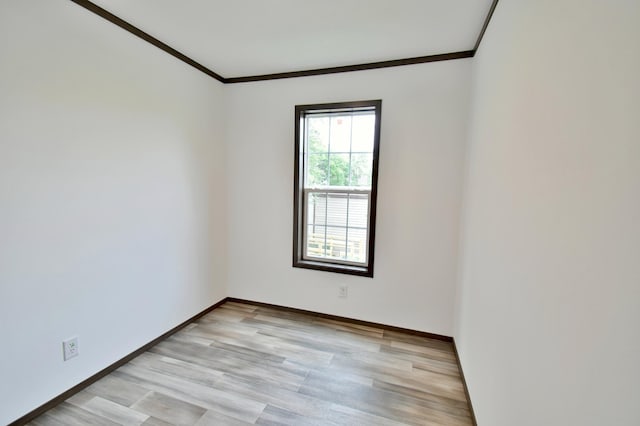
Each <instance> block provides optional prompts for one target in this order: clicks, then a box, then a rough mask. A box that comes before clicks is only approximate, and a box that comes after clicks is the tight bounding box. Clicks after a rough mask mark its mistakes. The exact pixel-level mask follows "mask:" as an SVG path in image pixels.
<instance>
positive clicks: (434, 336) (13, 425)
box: [8, 297, 478, 426]
mask: <svg viewBox="0 0 640 426" xmlns="http://www.w3.org/2000/svg"><path fill="white" fill-rule="evenodd" d="M226 302H236V303H244V304H247V305H254V306H260V307H265V308H271V309H278V310H281V311H286V312H295V313H299V314H305V315H309V316H313V317H317V318H324V319H329V320H334V321H343V322H347V323H351V324H357V325H363V326H367V327H376V328H381V329H383V330H387V331H394V332H399V333H406V334H411V335H414V336H418V337H424V338H427V339H435V340H441V341H444V342H450V343H453V350H454V352H455V356H456V362H457V364H458V369H459V370H460V377H461V379H462V384H463V386H464V393H465V395H466V397H467V401H468V404H469V412H470V413H471V420H472V421H473V424H474V426H477V425H478V423H477V421H476V416H475V413H474V411H473V406H472V404H471V397H470V396H469V389H468V387H467V381H466V380H465V377H464V372H463V370H462V364H461V363H460V357H459V355H458V348H457V347H456V342H455V339H454V338H453V337H451V336H445V335H442V334H435V333H428V332H426V331H419V330H413V329H410V328H403V327H396V326H392V325H387V324H380V323H376V322H370V321H363V320H359V319H354V318H348V317H342V316H339V315H331V314H324V313H320V312H314V311H308V310H305V309H298V308H291V307H288V306H282V305H274V304H271V303H264V302H258V301H255V300H247V299H239V298H236V297H225V298H224V299H222V300H220V301H219V302H217V303H215V304H213V305H211V306H209V307H208V308H206V309H205V310H203V311H201V312H199V313H197V314H195V315H194V316H192V317H191V318H189V319H187V320H186V321H183V322H182V323H180V324H179V325H177V326H175V327H173V328H172V329H171V330H169V331H167V332H166V333H164V334H162V335H160V336H158V337H156V338H155V339H153V340H152V341H150V342H149V343H147V344H145V345H143V346H141V347H140V348H138V349H136V350H135V351H133V352H131V353H130V354H128V355H126V356H124V357H123V358H120V359H119V360H118V361H116V362H114V363H113V364H111V365H109V366H107V367H105V368H103V369H102V370H100V371H99V372H97V373H96V374H94V375H93V376H91V377H89V378H87V379H85V380H83V381H82V382H80V383H78V384H77V385H75V386H74V387H72V388H70V389H68V390H66V391H64V392H63V393H61V394H60V395H58V396H56V397H54V398H53V399H51V400H49V401H47V402H45V403H44V404H42V405H41V406H39V407H38V408H36V409H34V410H32V411H30V412H28V413H27V414H25V415H24V416H22V417H20V418H18V419H17V420H15V421H13V422H11V423H9V425H8V426H22V425H25V424H27V423H28V422H30V421H31V420H33V419H35V418H36V417H38V416H39V415H41V414H43V413H45V412H46V411H47V410H50V409H51V408H53V407H55V406H56V405H58V404H60V403H62V402H63V401H65V400H67V399H69V398H70V397H71V396H73V395H75V394H76V393H78V392H80V391H81V390H82V389H84V388H86V387H87V386H89V385H91V384H93V383H95V382H97V381H98V380H100V379H101V378H103V377H104V376H106V375H107V374H109V373H111V372H113V371H115V370H117V369H118V368H120V367H121V366H123V365H124V364H126V363H127V362H129V361H131V360H132V359H134V358H135V357H137V356H138V355H140V354H142V353H144V352H146V351H147V350H149V349H150V348H151V347H153V346H155V345H156V344H158V343H160V342H161V341H163V340H164V339H166V338H167V337H169V336H171V335H172V334H174V333H176V332H177V331H179V330H181V329H182V328H184V327H186V326H187V325H189V324H191V323H192V322H194V321H196V320H197V319H199V318H200V317H202V316H204V315H206V314H208V313H209V312H211V311H213V310H214V309H216V308H218V307H220V306H221V305H223V304H224V303H226Z"/></svg>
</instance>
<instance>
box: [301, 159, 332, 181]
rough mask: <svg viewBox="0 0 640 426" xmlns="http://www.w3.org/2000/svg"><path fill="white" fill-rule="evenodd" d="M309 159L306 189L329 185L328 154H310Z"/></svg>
mask: <svg viewBox="0 0 640 426" xmlns="http://www.w3.org/2000/svg"><path fill="white" fill-rule="evenodd" d="M307 158H308V160H307V164H308V166H307V170H306V172H307V176H306V182H305V187H307V188H311V187H314V186H326V185H327V183H329V156H328V154H309V155H308V156H307Z"/></svg>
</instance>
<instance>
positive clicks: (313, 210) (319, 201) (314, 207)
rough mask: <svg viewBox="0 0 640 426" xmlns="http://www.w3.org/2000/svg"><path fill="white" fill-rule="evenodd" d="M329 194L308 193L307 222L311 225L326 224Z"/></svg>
mask: <svg viewBox="0 0 640 426" xmlns="http://www.w3.org/2000/svg"><path fill="white" fill-rule="evenodd" d="M326 204H327V196H326V194H324V193H320V194H318V193H309V194H307V223H308V224H310V225H326V224H327V223H326V221H327V218H326V212H327V209H326Z"/></svg>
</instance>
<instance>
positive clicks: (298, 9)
mask: <svg viewBox="0 0 640 426" xmlns="http://www.w3.org/2000/svg"><path fill="white" fill-rule="evenodd" d="M93 3H95V4H97V5H99V6H100V7H102V8H104V9H106V10H108V11H109V12H111V13H113V14H115V15H117V16H118V17H120V18H122V19H124V20H125V21H127V22H129V23H130V24H132V25H134V26H136V27H138V28H140V29H141V30H143V31H145V32H147V33H149V34H151V35H152V36H154V37H155V38H157V39H159V40H160V41H162V42H164V43H166V44H168V45H169V46H171V47H173V48H174V49H177V50H178V51H180V52H182V53H183V54H185V55H187V56H189V57H190V58H191V59H193V60H195V61H196V62H199V63H201V64H202V65H204V66H206V67H207V68H209V69H211V70H212V71H214V72H216V73H218V74H220V75H222V76H223V77H226V78H229V77H241V76H250V75H261V74H271V73H280V72H288V71H300V70H309V69H317V68H327V67H335V66H342V65H354V64H361V63H367V62H377V61H387V60H394V59H404V58H411V57H417V56H426V55H434V54H441V53H451V52H459V51H465V50H472V49H473V47H474V44H475V42H476V39H477V37H478V34H479V33H480V30H481V28H482V25H483V23H484V20H485V18H486V17H487V14H488V13H489V9H490V7H491V3H492V0H315V1H311V0H224V1H223V0H181V1H179V0H93ZM96 19H99V18H97V17H96ZM115 30H116V29H115V28H114V31H115ZM117 31H122V30H121V29H117Z"/></svg>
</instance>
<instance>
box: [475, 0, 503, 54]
mask: <svg viewBox="0 0 640 426" xmlns="http://www.w3.org/2000/svg"><path fill="white" fill-rule="evenodd" d="M497 5H498V0H493V3H491V7H490V8H489V13H488V14H487V18H486V19H485V20H484V24H483V25H482V29H481V30H480V34H478V39H477V40H476V45H475V46H474V47H473V54H474V56H475V53H476V52H477V51H478V48H479V47H480V43H481V42H482V38H483V37H484V33H485V31H487V27H488V26H489V22H491V18H492V17H493V12H494V11H495V10H496V6H497Z"/></svg>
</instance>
